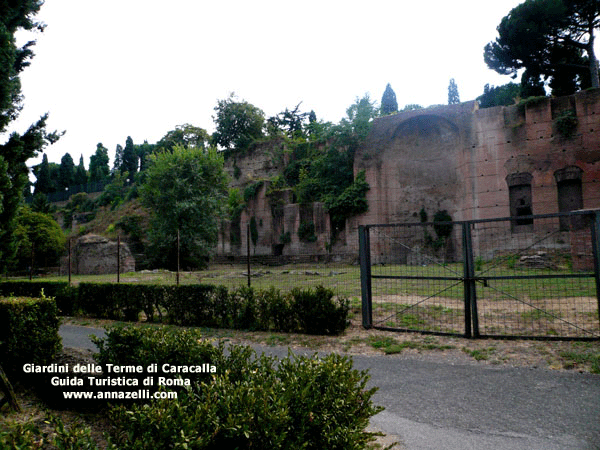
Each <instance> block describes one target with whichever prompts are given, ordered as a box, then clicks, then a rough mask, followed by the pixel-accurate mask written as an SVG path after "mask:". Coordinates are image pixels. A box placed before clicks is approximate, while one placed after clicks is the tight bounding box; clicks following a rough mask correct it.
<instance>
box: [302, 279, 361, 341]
mask: <svg viewBox="0 0 600 450" xmlns="http://www.w3.org/2000/svg"><path fill="white" fill-rule="evenodd" d="M291 295H292V301H291V303H292V309H293V310H294V311H295V313H296V315H297V316H298V324H299V328H300V330H302V332H304V333H307V334H339V333H341V332H342V331H344V330H345V329H346V327H347V326H348V322H347V320H348V311H349V309H350V307H349V303H348V300H346V299H334V298H333V291H331V290H330V289H326V288H324V287H323V286H318V287H317V288H316V289H315V290H314V291H313V290H312V289H305V290H302V289H298V288H296V289H293V290H292V293H291Z"/></svg>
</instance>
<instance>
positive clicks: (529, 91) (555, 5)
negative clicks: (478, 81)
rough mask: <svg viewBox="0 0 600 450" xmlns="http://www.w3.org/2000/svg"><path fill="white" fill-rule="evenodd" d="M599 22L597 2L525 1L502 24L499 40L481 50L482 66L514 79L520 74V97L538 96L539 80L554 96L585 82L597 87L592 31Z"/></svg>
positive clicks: (578, 87)
mask: <svg viewBox="0 0 600 450" xmlns="http://www.w3.org/2000/svg"><path fill="white" fill-rule="evenodd" d="M599 18H600V3H599V2H597V1H596V0H581V1H565V0H527V1H525V2H523V3H522V4H520V5H518V6H516V7H515V8H513V9H512V10H511V11H510V13H509V14H508V15H507V16H506V17H504V18H503V19H502V21H501V22H500V25H499V26H498V28H497V29H498V35H499V37H498V38H497V39H496V40H495V41H494V42H490V43H489V44H487V45H486V47H485V52H484V59H485V62H486V64H487V65H488V67H490V68H491V69H493V70H495V71H496V72H498V73H500V74H502V75H512V76H513V77H516V75H517V72H518V71H519V70H520V69H525V72H524V73H523V75H522V79H521V82H522V96H523V97H527V96H537V95H543V93H541V92H540V87H541V86H542V81H541V80H542V79H544V80H548V79H550V80H551V82H550V86H551V88H552V91H553V94H555V95H566V94H572V93H573V92H574V91H575V90H578V89H581V88H586V87H587V86H588V83H591V86H593V87H597V86H598V67H597V63H596V57H595V53H594V45H593V43H594V39H593V31H594V29H595V28H598V19H599ZM590 32H591V34H592V36H590ZM555 90H556V92H555Z"/></svg>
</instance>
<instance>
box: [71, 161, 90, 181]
mask: <svg viewBox="0 0 600 450" xmlns="http://www.w3.org/2000/svg"><path fill="white" fill-rule="evenodd" d="M87 182H88V176H87V171H86V170H85V166H84V165H83V155H81V156H80V157H79V164H78V165H77V167H76V168H75V176H74V179H73V184H75V185H77V186H79V185H82V184H87Z"/></svg>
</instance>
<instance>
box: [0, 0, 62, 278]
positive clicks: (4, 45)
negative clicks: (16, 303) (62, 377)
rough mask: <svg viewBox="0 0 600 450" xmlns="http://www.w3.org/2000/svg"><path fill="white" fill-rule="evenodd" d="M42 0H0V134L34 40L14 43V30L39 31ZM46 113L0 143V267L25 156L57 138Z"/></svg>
mask: <svg viewBox="0 0 600 450" xmlns="http://www.w3.org/2000/svg"><path fill="white" fill-rule="evenodd" d="M41 5H42V2H41V1H39V0H23V1H19V2H12V1H11V2H6V1H3V2H0V134H1V133H5V132H6V130H7V127H8V125H9V124H10V123H11V122H12V121H14V120H15V119H16V118H17V116H18V115H19V111H20V110H21V108H22V96H21V83H20V79H19V75H20V73H21V72H22V71H23V69H24V68H25V67H27V66H28V65H29V60H30V59H31V57H32V56H33V52H32V50H31V48H32V47H33V45H34V43H35V42H34V41H29V42H27V43H26V44H24V45H23V46H21V47H19V46H17V43H16V39H15V33H16V31H17V30H20V29H21V30H34V29H37V30H42V29H43V28H44V26H43V25H42V24H41V23H39V22H36V21H35V20H34V17H35V15H36V14H37V13H38V11H39V9H40V7H41ZM46 119H47V115H43V116H42V117H41V118H40V120H38V121H37V122H36V123H34V124H32V125H31V126H30V127H29V129H28V130H27V131H26V132H25V133H23V134H19V133H16V132H14V133H12V134H10V136H9V138H8V140H7V141H6V142H5V143H4V144H1V145H0V269H3V268H4V267H5V266H6V264H8V263H9V262H10V261H11V260H12V259H13V258H14V255H15V252H16V245H15V239H14V230H15V217H16V214H17V209H18V206H19V204H20V202H21V200H22V198H23V190H24V187H25V186H26V185H27V184H28V183H29V178H28V172H29V171H28V169H27V166H26V165H25V163H26V161H27V160H28V159H29V158H32V157H35V156H36V155H37V153H38V152H39V151H41V150H42V149H43V147H44V146H45V145H46V144H48V143H52V142H54V141H55V140H56V139H58V137H59V134H58V133H47V132H46Z"/></svg>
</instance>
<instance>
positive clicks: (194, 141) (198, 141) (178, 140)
mask: <svg viewBox="0 0 600 450" xmlns="http://www.w3.org/2000/svg"><path fill="white" fill-rule="evenodd" d="M209 140H210V136H209V134H208V132H207V131H206V130H205V129H204V128H200V127H196V126H194V125H190V124H189V123H185V124H183V125H177V126H176V127H175V129H174V130H171V131H169V132H167V134H165V135H164V136H163V137H162V138H161V140H160V141H158V142H157V143H156V150H157V151H161V150H171V149H172V148H173V147H175V145H177V144H179V145H182V146H184V147H186V148H189V147H197V148H206V147H207V146H208V141H209Z"/></svg>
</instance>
